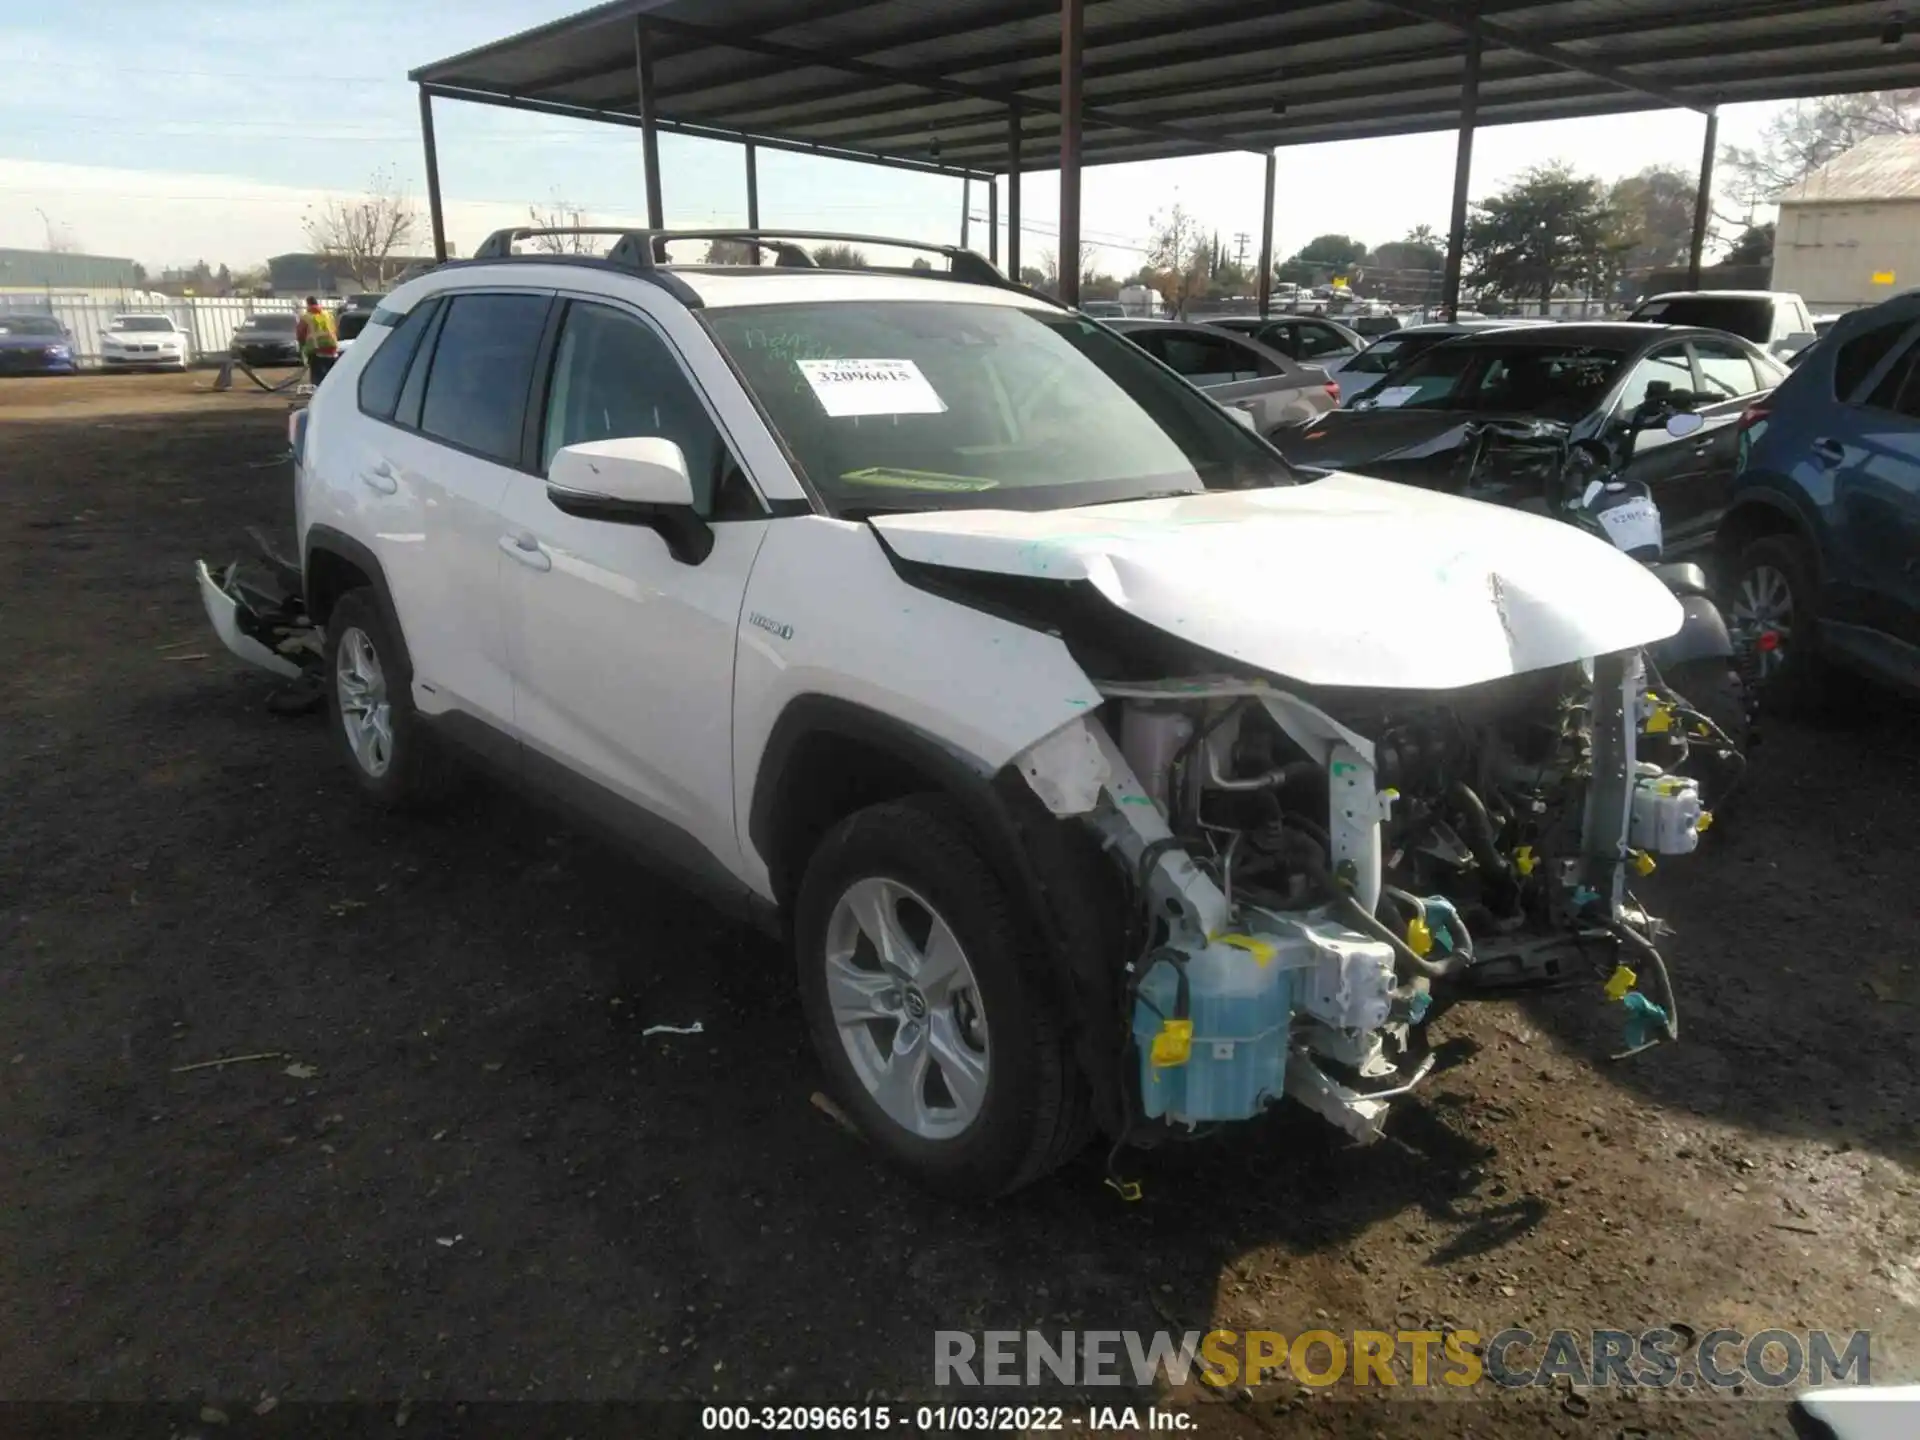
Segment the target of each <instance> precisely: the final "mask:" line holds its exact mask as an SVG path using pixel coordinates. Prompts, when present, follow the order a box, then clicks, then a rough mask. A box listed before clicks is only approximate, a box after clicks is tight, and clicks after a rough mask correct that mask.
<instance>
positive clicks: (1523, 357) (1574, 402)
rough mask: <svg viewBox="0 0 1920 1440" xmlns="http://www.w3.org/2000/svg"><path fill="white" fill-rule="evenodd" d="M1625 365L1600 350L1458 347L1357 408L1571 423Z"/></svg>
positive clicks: (1413, 368)
mask: <svg viewBox="0 0 1920 1440" xmlns="http://www.w3.org/2000/svg"><path fill="white" fill-rule="evenodd" d="M1626 363H1627V353H1626V351H1624V350H1618V349H1612V348H1609V347H1606V346H1601V345H1541V344H1533V345H1523V344H1515V343H1513V342H1511V341H1509V342H1506V343H1504V344H1503V343H1500V342H1497V341H1496V342H1485V341H1483V342H1480V343H1477V344H1476V343H1474V342H1473V341H1459V342H1456V343H1454V344H1451V345H1436V346H1434V347H1433V348H1432V349H1431V350H1428V351H1427V352H1426V353H1425V354H1424V355H1420V356H1417V357H1415V358H1414V359H1413V360H1410V361H1408V362H1407V363H1406V364H1405V365H1402V366H1400V367H1398V368H1397V369H1395V370H1394V371H1393V373H1392V374H1390V375H1388V376H1387V378H1386V379H1385V380H1383V381H1382V382H1381V383H1380V387H1379V388H1378V389H1377V390H1373V391H1370V392H1369V393H1368V394H1367V395H1366V397H1365V398H1364V399H1361V400H1356V401H1355V402H1354V408H1355V409H1367V410H1372V409H1381V410H1480V411H1497V412H1502V413H1508V414H1512V413H1519V414H1526V415H1540V416H1545V417H1547V418H1549V419H1554V420H1565V421H1573V420H1577V419H1579V418H1580V417H1581V416H1582V415H1585V414H1586V413H1587V412H1588V411H1589V410H1591V409H1592V408H1593V407H1594V406H1595V405H1596V404H1598V403H1599V402H1600V399H1601V397H1602V396H1604V395H1605V394H1606V393H1607V391H1608V390H1609V389H1611V388H1612V386H1613V382H1614V381H1615V380H1616V379H1617V378H1618V377H1619V375H1620V372H1621V370H1623V369H1624V368H1625V366H1626Z"/></svg>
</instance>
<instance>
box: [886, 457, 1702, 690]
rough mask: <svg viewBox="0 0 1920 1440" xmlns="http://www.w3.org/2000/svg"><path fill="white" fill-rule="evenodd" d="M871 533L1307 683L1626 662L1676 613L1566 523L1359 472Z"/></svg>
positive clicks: (904, 521)
mask: <svg viewBox="0 0 1920 1440" xmlns="http://www.w3.org/2000/svg"><path fill="white" fill-rule="evenodd" d="M872 523H873V527H874V528H875V529H876V530H877V531H879V532H880V535H881V538H882V539H883V540H884V541H885V542H886V544H887V546H888V548H889V549H891V550H893V551H894V553H895V554H897V555H900V556H901V557H902V558H904V559H907V560H914V561H920V562H923V563H926V564H930V565H944V566H949V567H952V568H954V569H959V570H981V571H987V572H990V573H992V574H999V575H1029V576H1035V577H1038V578H1042V579H1049V580H1063V581H1065V580H1085V581H1088V582H1089V583H1091V584H1092V585H1094V586H1095V587H1096V588H1097V589H1098V590H1099V591H1100V592H1101V594H1103V595H1105V596H1106V597H1107V599H1108V600H1110V601H1111V602H1113V604H1115V605H1117V606H1118V607H1119V608H1120V609H1122V610H1125V611H1126V612H1128V613H1129V614H1131V615H1135V616H1137V617H1138V618H1140V619H1141V620H1144V621H1146V622H1147V623H1148V624H1150V625H1153V626H1156V627H1158V628H1159V629H1162V630H1166V631H1168V632H1170V633H1172V634H1174V635H1178V636H1179V637H1180V638H1182V639H1183V640H1188V641H1191V642H1192V643H1193V644H1195V645H1198V646H1200V647H1201V648H1202V649H1205V650H1210V651H1213V652H1214V653H1215V654H1219V655H1224V656H1227V657H1229V658H1231V659H1234V660H1237V661H1240V662H1242V663H1243V664H1247V665H1252V666H1255V667H1257V668H1259V669H1261V670H1266V671H1269V672H1271V673H1273V674H1275V675H1281V676H1286V677H1289V678H1291V679H1294V680H1299V681H1302V682H1304V683H1306V684H1309V685H1335V686H1363V687H1372V688H1388V689H1410V690H1415V689H1417V690H1429V689H1431V690H1445V689H1453V688H1455V687H1458V686H1463V685H1475V684H1479V683H1481V682H1482V681H1487V680H1494V679H1498V678H1499V677H1501V676H1503V675H1515V674H1519V673H1522V672H1524V671H1528V670H1539V669H1543V668H1545V667H1547V666H1549V665H1562V664H1566V663H1569V662H1571V661H1575V660H1580V659H1584V658H1586V657H1587V656H1591V655H1604V654H1608V653H1610V652H1612V651H1616V650H1629V649H1634V648H1637V647H1639V646H1643V645H1647V644H1650V643H1652V642H1653V641H1655V640H1661V639H1665V638H1666V637H1667V636H1669V635H1671V634H1673V633H1674V632H1675V631H1676V630H1678V629H1679V628H1680V623H1681V619H1682V612H1681V609H1680V603H1679V602H1678V601H1677V600H1675V599H1674V598H1673V596H1672V594H1671V593H1669V592H1668V590H1667V587H1666V586H1665V585H1664V584H1662V583H1661V582H1660V581H1659V580H1658V579H1656V578H1655V577H1654V576H1653V575H1651V574H1649V573H1648V572H1647V570H1646V569H1645V568H1644V567H1643V566H1641V565H1640V564H1639V563H1637V562H1636V561H1633V560H1630V559H1628V558H1627V557H1626V556H1625V555H1623V554H1621V553H1620V552H1619V551H1618V550H1615V549H1614V548H1613V547H1612V546H1611V545H1609V544H1607V543H1606V542H1605V541H1604V540H1599V539H1596V538H1595V537H1593V536H1591V535H1588V534H1586V533H1584V532H1582V531H1580V530H1577V529H1575V528H1574V527H1573V526H1571V525H1568V524H1565V523H1563V522H1561V521H1558V520H1551V519H1547V518H1545V517H1542V516H1537V515H1528V514H1524V513H1522V512H1520V511H1517V510H1507V509H1502V508H1500V507H1497V506H1493V505H1485V504H1482V503H1480V502H1479V501H1475V500H1461V499H1457V498H1455V497H1453V496H1450V495H1440V494H1436V493H1434V492H1432V491H1427V490H1418V489H1414V488H1412V487H1409V486H1404V485H1394V484H1390V483H1388V482H1386V481H1384V480H1371V479H1367V478H1366V477H1364V476H1359V475H1347V474H1341V473H1336V474H1332V475H1329V476H1327V477H1326V478H1325V479H1323V480H1318V481H1315V482H1313V483H1311V484H1306V485H1296V486H1288V487H1282V488H1279V489H1271V490H1244V491H1216V492H1212V493H1209V494H1205V495H1190V496H1179V497H1176V498H1173V499H1168V500H1137V501H1132V502H1129V503H1125V504H1119V505H1096V506H1091V507H1087V508H1084V509H1076V510H1047V511H1041V512H1039V513H1027V512H1023V511H1012V510H945V511H929V512H926V513H923V514H918V515H889V516H882V517H877V518H875V519H874V520H873V522H872Z"/></svg>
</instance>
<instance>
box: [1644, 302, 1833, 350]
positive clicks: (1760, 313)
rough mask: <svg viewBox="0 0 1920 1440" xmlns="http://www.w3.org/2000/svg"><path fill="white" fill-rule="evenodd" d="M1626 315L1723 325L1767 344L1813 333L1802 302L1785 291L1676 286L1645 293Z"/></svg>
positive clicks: (1714, 326)
mask: <svg viewBox="0 0 1920 1440" xmlns="http://www.w3.org/2000/svg"><path fill="white" fill-rule="evenodd" d="M1627 318H1628V319H1629V320H1644V321H1647V322H1648V323H1650V324H1654V325H1697V326H1699V327H1701V328H1702V329H1707V330H1725V331H1726V332H1727V333H1728V334H1730V335H1738V336H1740V337H1742V338H1743V339H1747V340H1751V341H1753V343H1754V344H1756V345H1762V346H1767V347H1769V348H1771V347H1772V346H1773V345H1775V344H1778V343H1780V342H1782V341H1787V340H1791V339H1792V337H1794V336H1796V335H1811V334H1813V333H1814V329H1813V317H1812V316H1811V315H1809V314H1808V313H1807V303H1806V301H1804V300H1802V299H1801V298H1800V297H1799V296H1798V295H1795V294H1793V293H1792V292H1791V291H1787V290H1674V291H1670V292H1668V293H1667V294H1664V295H1649V296H1648V297H1647V298H1646V299H1645V300H1642V301H1641V302H1640V303H1639V304H1638V305H1636V306H1634V307H1633V313H1632V314H1630V315H1628V316H1627Z"/></svg>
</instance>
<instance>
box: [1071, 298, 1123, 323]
mask: <svg viewBox="0 0 1920 1440" xmlns="http://www.w3.org/2000/svg"><path fill="white" fill-rule="evenodd" d="M1080 313H1081V314H1082V315H1091V316H1092V317H1093V318H1094V319H1096V320H1112V319H1115V318H1117V317H1119V316H1121V315H1124V314H1126V313H1127V307H1126V306H1124V305H1122V304H1121V303H1120V302H1119V301H1118V300H1088V301H1085V302H1083V303H1082V304H1081V306H1080Z"/></svg>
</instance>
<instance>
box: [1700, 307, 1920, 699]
mask: <svg viewBox="0 0 1920 1440" xmlns="http://www.w3.org/2000/svg"><path fill="white" fill-rule="evenodd" d="M1739 429H1740V438H1739V461H1738V473H1737V476H1736V478H1735V481H1734V489H1733V497H1732V502H1731V504H1730V506H1729V508H1728V510H1727V514H1726V518H1725V519H1724V520H1723V521H1722V522H1721V526H1720V532H1719V537H1718V546H1719V550H1720V565H1719V567H1718V568H1719V574H1720V575H1721V577H1722V578H1723V581H1724V584H1725V589H1726V595H1725V597H1724V604H1723V609H1724V610H1725V613H1726V616H1727V620H1728V623H1729V628H1730V629H1731V630H1732V632H1733V634H1734V639H1735V642H1736V644H1737V645H1738V646H1739V647H1740V650H1741V653H1742V655H1743V656H1744V657H1745V658H1746V660H1747V662H1748V664H1749V665H1750V666H1751V669H1752V672H1753V674H1754V676H1755V677H1756V678H1757V679H1758V680H1759V682H1760V683H1761V686H1762V687H1763V688H1762V693H1763V695H1764V696H1765V697H1766V698H1767V700H1768V702H1769V703H1770V704H1771V705H1773V706H1774V707H1776V708H1781V709H1793V708H1795V707H1796V706H1800V705H1803V704H1805V703H1806V702H1808V701H1811V700H1813V699H1815V698H1816V697H1817V696H1818V695H1819V693H1820V690H1821V685H1820V676H1821V672H1822V671H1823V669H1824V668H1825V667H1827V666H1828V665H1838V666H1841V667H1843V668H1845V669H1848V670H1852V671H1855V672H1857V673H1860V674H1864V675H1867V676H1869V677H1871V678H1873V679H1877V680H1880V681H1882V682H1884V683H1887V684H1889V685H1892V686H1894V687H1895V688H1897V689H1901V690H1905V691H1908V692H1909V693H1914V694H1920V292H1916V293H1912V294H1907V295H1902V296H1899V297H1897V298H1895V299H1892V300H1888V301H1886V302H1885V303H1883V304H1880V305H1876V306H1874V307H1873V308H1871V309H1868V310H1858V311H1855V312H1853V313H1852V314H1849V315H1845V316H1842V317H1841V319H1840V321H1839V323H1838V324H1837V325H1835V326H1834V328H1833V330H1832V331H1831V332H1830V333H1829V334H1827V335H1826V336H1825V337H1823V338H1822V339H1820V340H1819V341H1817V342H1816V343H1815V344H1814V345H1813V346H1811V347H1810V348H1809V350H1808V353H1807V356H1806V359H1805V360H1804V361H1802V362H1801V364H1800V365H1799V366H1798V367H1797V368H1795V370H1794V372H1793V374H1792V375H1791V376H1790V377H1789V378H1788V379H1786V380H1785V381H1783V382H1781V384H1780V387H1779V388H1778V389H1776V390H1775V391H1774V392H1773V393H1772V394H1771V395H1770V396H1768V397H1766V398H1765V399H1764V400H1762V401H1760V402H1759V403H1758V404H1755V405H1754V406H1752V407H1751V408H1750V409H1748V410H1747V412H1746V413H1745V414H1744V415H1742V416H1741V418H1740V421H1739Z"/></svg>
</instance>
